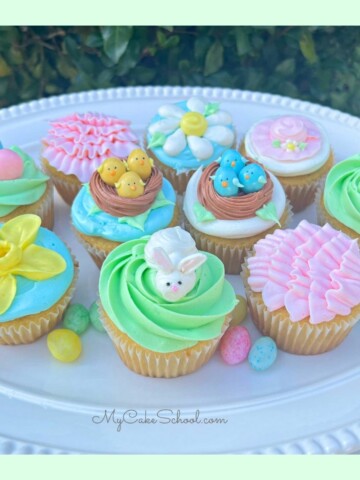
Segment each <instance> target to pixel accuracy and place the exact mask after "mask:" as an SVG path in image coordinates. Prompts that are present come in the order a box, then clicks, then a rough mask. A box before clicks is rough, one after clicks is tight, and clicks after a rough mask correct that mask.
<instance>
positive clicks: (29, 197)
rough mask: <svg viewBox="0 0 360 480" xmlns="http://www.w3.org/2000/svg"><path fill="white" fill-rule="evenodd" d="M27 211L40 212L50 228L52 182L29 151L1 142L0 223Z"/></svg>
mask: <svg viewBox="0 0 360 480" xmlns="http://www.w3.org/2000/svg"><path fill="white" fill-rule="evenodd" d="M27 213H33V214H36V215H39V217H40V218H41V221H42V224H43V226H44V227H46V228H49V229H52V228H53V226H54V197H53V187H52V184H51V182H50V181H49V177H47V176H46V175H44V174H43V172H42V171H41V170H39V169H38V168H37V167H36V165H35V163H34V160H33V159H32V158H31V157H30V155H28V154H26V153H25V152H24V151H23V150H21V149H20V148H18V147H11V148H9V149H8V148H2V146H1V144H0V223H5V222H7V221H8V220H11V219H12V218H14V217H16V216H18V215H23V214H27Z"/></svg>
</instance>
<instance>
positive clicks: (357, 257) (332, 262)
mask: <svg viewBox="0 0 360 480" xmlns="http://www.w3.org/2000/svg"><path fill="white" fill-rule="evenodd" d="M254 250H255V255H254V256H252V257H250V258H249V261H248V267H249V271H250V275H249V278H248V283H249V285H250V287H251V289H252V290H253V291H255V292H262V297H263V301H264V304H265V305H266V307H267V308H268V310H269V311H275V310H278V309H279V308H282V307H285V308H286V310H287V311H288V313H289V317H290V320H291V321H293V322H298V321H300V320H304V319H306V318H308V320H309V322H310V323H312V324H317V323H322V322H328V321H331V320H332V319H333V318H334V317H335V316H336V315H348V314H349V313H350V311H351V309H352V308H353V307H355V306H356V305H358V304H359V303H360V251H359V246H358V243H357V241H356V240H352V239H351V238H349V237H348V236H347V235H345V234H343V233H342V232H339V231H337V230H334V229H333V228H332V227H331V226H330V225H328V224H326V225H324V226H323V227H320V226H318V225H313V224H311V223H309V222H307V221H306V220H303V221H302V222H300V223H299V225H298V226H297V227H296V228H295V229H294V230H290V229H288V230H276V231H275V232H274V233H273V234H271V235H267V236H266V237H265V238H264V239H262V240H259V242H257V243H256V245H255V247H254Z"/></svg>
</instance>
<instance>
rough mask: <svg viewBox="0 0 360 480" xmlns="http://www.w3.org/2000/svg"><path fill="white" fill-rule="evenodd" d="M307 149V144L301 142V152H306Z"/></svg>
mask: <svg viewBox="0 0 360 480" xmlns="http://www.w3.org/2000/svg"><path fill="white" fill-rule="evenodd" d="M306 147H307V143H305V142H300V143H299V149H300V150H305V148H306Z"/></svg>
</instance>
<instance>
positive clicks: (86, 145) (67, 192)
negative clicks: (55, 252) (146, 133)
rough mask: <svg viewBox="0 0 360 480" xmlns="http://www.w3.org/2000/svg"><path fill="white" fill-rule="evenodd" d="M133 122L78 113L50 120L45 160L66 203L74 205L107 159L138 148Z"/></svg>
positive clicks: (45, 142)
mask: <svg viewBox="0 0 360 480" xmlns="http://www.w3.org/2000/svg"><path fill="white" fill-rule="evenodd" d="M129 123H130V122H127V121H124V120H119V119H118V118H116V117H112V116H109V115H103V114H100V113H84V114H79V113H74V114H72V115H68V116H67V117H64V118H60V119H59V120H55V121H52V122H50V125H51V127H50V130H49V132H48V135H47V137H46V138H44V139H43V141H42V147H43V148H42V154H41V161H42V165H43V168H44V170H45V172H46V173H47V174H48V175H49V176H50V177H51V178H52V180H53V182H54V184H55V187H56V189H57V191H58V192H59V194H60V195H61V197H62V198H63V199H64V200H65V202H66V203H68V204H69V205H71V204H72V202H73V200H74V198H75V196H76V194H77V193H78V192H79V190H80V188H81V186H82V184H83V183H87V182H89V180H90V177H91V175H92V173H93V171H94V170H96V169H97V168H98V167H99V166H100V165H101V164H102V162H103V161H104V160H105V159H106V158H109V157H112V156H115V157H120V158H124V157H127V155H128V154H129V153H130V152H131V150H133V149H134V148H136V147H137V144H138V140H137V138H136V136H135V134H134V133H133V132H132V131H131V130H130V128H129Z"/></svg>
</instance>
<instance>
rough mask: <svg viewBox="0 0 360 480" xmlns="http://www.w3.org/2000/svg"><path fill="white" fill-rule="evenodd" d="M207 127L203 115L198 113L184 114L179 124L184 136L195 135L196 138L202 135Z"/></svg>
mask: <svg viewBox="0 0 360 480" xmlns="http://www.w3.org/2000/svg"><path fill="white" fill-rule="evenodd" d="M207 126H208V124H207V121H206V119H205V117H204V115H201V113H198V112H187V113H185V115H183V117H182V119H181V122H180V128H181V130H182V131H183V132H184V133H185V135H195V136H196V137H201V136H202V135H204V133H205V132H206V129H207Z"/></svg>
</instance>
